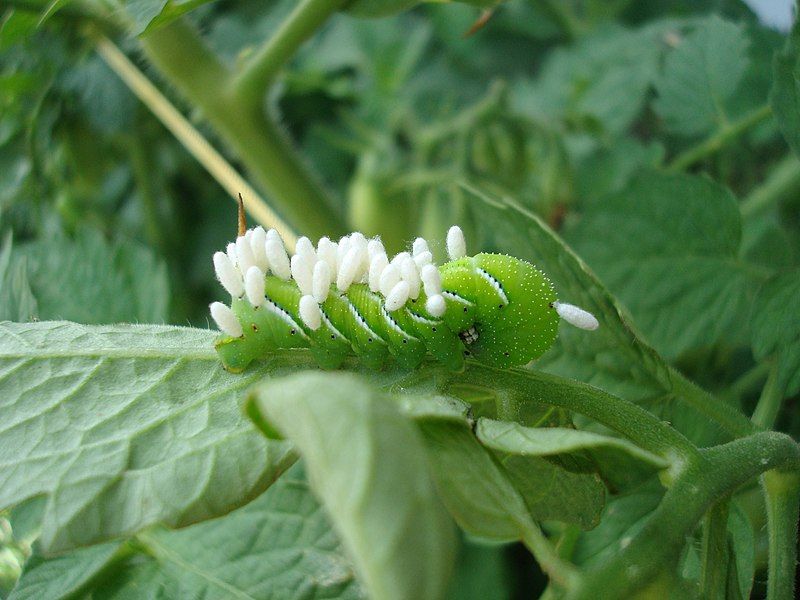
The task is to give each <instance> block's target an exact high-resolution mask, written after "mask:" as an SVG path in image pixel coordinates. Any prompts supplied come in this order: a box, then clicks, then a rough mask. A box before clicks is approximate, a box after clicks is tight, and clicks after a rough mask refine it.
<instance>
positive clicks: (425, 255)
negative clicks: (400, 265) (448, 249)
mask: <svg viewBox="0 0 800 600" xmlns="http://www.w3.org/2000/svg"><path fill="white" fill-rule="evenodd" d="M414 262H415V263H417V268H418V269H422V267H424V266H425V265H430V264H432V263H433V254H431V253H430V251H428V250H425V252H420V253H419V254H415V255H414Z"/></svg>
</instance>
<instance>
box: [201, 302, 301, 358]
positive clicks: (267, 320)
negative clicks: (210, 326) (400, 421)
mask: <svg viewBox="0 0 800 600" xmlns="http://www.w3.org/2000/svg"><path fill="white" fill-rule="evenodd" d="M231 309H232V310H233V313H234V314H235V315H236V318H237V320H238V321H239V323H240V324H241V327H242V335H241V336H240V337H231V336H223V337H221V338H220V339H219V340H218V341H217V342H216V344H215V347H216V349H217V352H219V355H220V357H221V358H222V364H223V365H224V366H225V368H226V369H228V370H229V371H232V372H234V373H238V372H241V371H243V370H244V369H245V368H246V367H247V366H248V365H249V364H250V363H251V362H252V361H253V360H255V359H256V358H261V357H264V356H269V354H270V353H272V352H274V351H275V350H277V349H279V348H305V347H308V346H309V339H308V337H307V336H306V334H305V331H304V330H303V328H302V327H301V326H300V325H299V324H298V323H297V322H296V321H295V320H294V319H293V318H292V316H291V315H290V314H289V313H288V312H287V311H286V310H284V309H282V308H281V307H279V306H278V305H276V304H275V303H273V302H271V301H269V300H267V301H265V303H264V304H262V305H261V306H258V307H255V306H252V305H251V304H250V303H249V302H248V301H247V300H244V299H242V298H235V299H234V300H233V301H232V303H231Z"/></svg>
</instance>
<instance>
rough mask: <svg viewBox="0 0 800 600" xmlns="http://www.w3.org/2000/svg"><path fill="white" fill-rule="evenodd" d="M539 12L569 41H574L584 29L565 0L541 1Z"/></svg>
mask: <svg viewBox="0 0 800 600" xmlns="http://www.w3.org/2000/svg"><path fill="white" fill-rule="evenodd" d="M538 6H539V10H541V11H542V12H543V13H544V14H545V15H547V16H548V17H549V18H550V19H551V20H552V21H553V22H554V23H555V24H556V25H557V26H558V28H559V29H561V33H562V34H563V35H564V37H565V38H566V39H567V40H568V41H574V40H575V39H576V38H577V37H578V36H579V35H580V32H581V30H582V29H583V27H582V25H581V22H580V21H578V19H577V18H576V17H575V15H574V14H573V13H572V11H571V10H570V9H569V7H568V6H565V3H564V2H563V0H539V2H538Z"/></svg>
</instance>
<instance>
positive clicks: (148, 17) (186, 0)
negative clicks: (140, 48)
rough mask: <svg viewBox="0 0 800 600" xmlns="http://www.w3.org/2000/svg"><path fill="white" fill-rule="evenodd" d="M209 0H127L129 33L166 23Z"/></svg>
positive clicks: (137, 33)
mask: <svg viewBox="0 0 800 600" xmlns="http://www.w3.org/2000/svg"><path fill="white" fill-rule="evenodd" d="M210 1H211V0H128V1H127V2H126V3H125V11H126V12H127V13H128V15H129V16H130V18H131V20H132V24H131V28H130V34H131V35H140V34H142V33H144V32H146V31H149V30H151V29H154V28H156V27H162V26H164V25H167V24H168V23H170V22H171V21H174V20H175V19H177V18H178V17H180V16H181V15H183V14H185V13H187V12H189V11H190V10H193V9H195V8H197V7H198V6H202V5H203V4H206V3H207V2H210Z"/></svg>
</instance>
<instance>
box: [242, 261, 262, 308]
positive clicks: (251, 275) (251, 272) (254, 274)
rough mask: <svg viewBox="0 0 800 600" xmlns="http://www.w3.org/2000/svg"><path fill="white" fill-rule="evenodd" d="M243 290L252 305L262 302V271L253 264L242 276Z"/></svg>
mask: <svg viewBox="0 0 800 600" xmlns="http://www.w3.org/2000/svg"><path fill="white" fill-rule="evenodd" d="M244 291H245V293H246V294H247V299H248V300H249V301H250V304H252V305H253V306H261V305H262V304H264V299H265V298H264V271H262V270H261V269H259V268H258V267H256V266H255V265H254V266H252V267H250V268H249V269H247V273H246V274H245V276H244Z"/></svg>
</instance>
